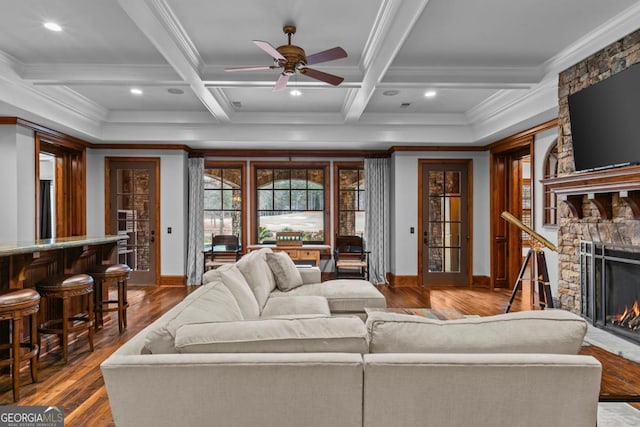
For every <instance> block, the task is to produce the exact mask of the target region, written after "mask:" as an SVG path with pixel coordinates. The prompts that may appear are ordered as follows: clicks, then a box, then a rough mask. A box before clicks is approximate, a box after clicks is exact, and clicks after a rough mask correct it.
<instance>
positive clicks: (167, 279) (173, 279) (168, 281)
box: [158, 276, 187, 287]
mask: <svg viewBox="0 0 640 427" xmlns="http://www.w3.org/2000/svg"><path fill="white" fill-rule="evenodd" d="M158 285H159V286H165V287H181V286H187V277H186V276H160V280H158Z"/></svg>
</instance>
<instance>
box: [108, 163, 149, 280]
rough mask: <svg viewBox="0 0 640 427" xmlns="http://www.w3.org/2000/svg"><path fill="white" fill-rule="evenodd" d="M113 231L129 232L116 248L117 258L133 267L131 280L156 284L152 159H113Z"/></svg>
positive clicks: (111, 211)
mask: <svg viewBox="0 0 640 427" xmlns="http://www.w3.org/2000/svg"><path fill="white" fill-rule="evenodd" d="M109 164H110V170H109V176H110V191H109V192H110V217H111V218H110V222H111V233H112V234H121V235H126V236H127V237H128V239H127V240H126V241H121V242H120V244H119V246H118V248H117V257H118V262H119V263H122V264H127V265H129V267H131V269H132V273H131V282H132V283H136V284H155V283H156V279H157V274H156V249H157V246H156V238H157V236H156V228H157V224H156V217H157V216H156V214H157V212H156V207H157V204H156V173H157V169H156V168H157V167H158V165H157V164H156V163H155V162H149V161H123V160H119V161H110V162H109Z"/></svg>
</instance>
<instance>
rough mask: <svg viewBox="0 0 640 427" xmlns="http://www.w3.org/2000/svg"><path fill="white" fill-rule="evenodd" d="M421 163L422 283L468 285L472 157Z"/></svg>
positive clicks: (469, 281)
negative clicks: (470, 158)
mask: <svg viewBox="0 0 640 427" xmlns="http://www.w3.org/2000/svg"><path fill="white" fill-rule="evenodd" d="M421 165H422V169H421V180H420V181H421V182H420V188H421V190H420V199H421V200H420V206H421V221H420V229H419V232H420V236H421V237H420V238H421V240H420V242H421V243H420V245H419V248H420V250H419V251H418V252H419V255H420V271H419V275H420V276H421V283H422V286H426V287H433V286H469V285H470V284H471V268H470V264H471V249H470V248H471V228H470V209H469V207H470V203H469V200H470V197H471V189H470V183H469V179H468V178H469V170H470V167H471V161H470V160H437V161H431V160H423V161H421Z"/></svg>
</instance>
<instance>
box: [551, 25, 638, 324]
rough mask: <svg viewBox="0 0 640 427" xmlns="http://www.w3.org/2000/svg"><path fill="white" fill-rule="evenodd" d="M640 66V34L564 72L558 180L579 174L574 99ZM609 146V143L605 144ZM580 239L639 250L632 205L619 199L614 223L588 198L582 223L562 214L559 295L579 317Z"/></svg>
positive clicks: (564, 210) (560, 211)
mask: <svg viewBox="0 0 640 427" xmlns="http://www.w3.org/2000/svg"><path fill="white" fill-rule="evenodd" d="M637 62H640V30H637V31H635V32H633V33H631V34H629V35H628V36H626V37H624V38H622V39H620V40H618V41H617V42H615V43H612V44H611V45H609V46H607V47H605V48H604V49H602V50H601V51H599V52H597V53H595V54H593V55H591V56H590V57H588V58H586V59H585V60H583V61H581V62H579V63H577V64H576V65H574V66H573V67H571V68H568V69H567V70H565V71H563V72H562V73H560V77H559V84H558V100H559V107H560V110H559V119H560V127H561V132H560V138H559V139H558V175H560V176H565V175H569V174H571V173H574V172H575V166H574V162H573V146H572V140H571V124H570V121H569V104H568V97H569V95H571V94H573V93H575V92H578V91H580V90H581V89H584V88H586V87H588V86H591V85H593V84H595V83H597V82H599V81H601V80H604V79H606V78H607V77H609V76H611V75H613V74H616V73H618V72H620V71H622V70H624V69H626V68H628V67H630V66H631V65H633V64H635V63H637ZM602 143H603V144H606V141H602ZM580 239H584V240H592V241H596V242H598V241H599V242H606V243H625V244H634V245H640V221H637V220H634V219H633V215H632V214H631V210H630V208H629V206H628V205H627V204H626V203H625V202H624V201H623V200H620V199H619V198H618V196H617V195H614V198H613V218H612V219H611V220H602V219H601V218H600V215H599V213H598V210H597V209H596V207H595V206H593V205H591V203H590V202H589V201H588V200H587V199H586V196H585V198H584V199H583V218H582V219H581V220H580V219H578V218H573V217H572V216H571V213H570V211H569V208H568V207H567V205H566V204H565V203H560V206H559V209H558V255H559V256H558V262H559V266H558V271H559V277H558V293H559V300H560V304H561V307H562V308H564V309H567V310H571V311H573V312H576V313H580V296H581V295H580V258H579V242H580Z"/></svg>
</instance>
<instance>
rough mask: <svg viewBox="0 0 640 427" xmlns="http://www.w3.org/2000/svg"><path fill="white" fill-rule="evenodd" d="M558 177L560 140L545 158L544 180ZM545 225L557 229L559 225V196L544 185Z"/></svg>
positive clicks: (553, 145)
mask: <svg viewBox="0 0 640 427" xmlns="http://www.w3.org/2000/svg"><path fill="white" fill-rule="evenodd" d="M556 176H558V139H557V138H556V140H555V141H553V143H552V144H551V147H550V148H549V151H548V152H547V155H546V156H545V158H544V178H545V179H547V178H555V177H556ZM542 188H543V192H544V200H543V208H542V209H543V213H544V215H543V217H544V223H543V225H544V226H546V227H555V226H557V225H558V196H557V195H556V194H555V193H554V192H553V191H551V188H549V186H548V185H543V187H542Z"/></svg>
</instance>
